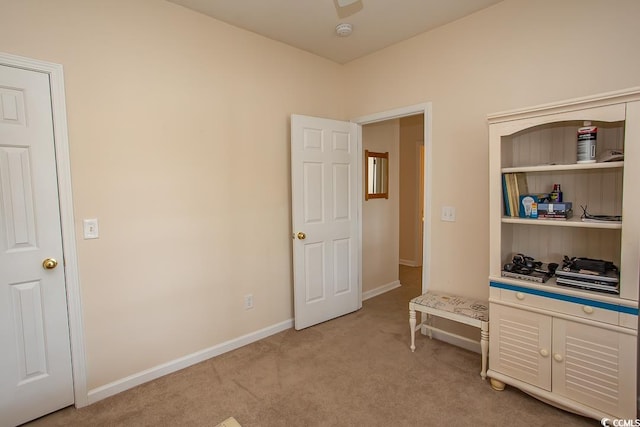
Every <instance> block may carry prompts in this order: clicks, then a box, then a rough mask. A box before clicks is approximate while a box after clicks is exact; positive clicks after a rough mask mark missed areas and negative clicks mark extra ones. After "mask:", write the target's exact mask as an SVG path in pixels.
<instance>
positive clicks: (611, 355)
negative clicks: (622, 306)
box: [552, 319, 636, 419]
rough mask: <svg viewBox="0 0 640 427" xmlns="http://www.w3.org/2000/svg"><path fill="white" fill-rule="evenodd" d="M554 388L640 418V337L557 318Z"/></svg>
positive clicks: (607, 409)
mask: <svg viewBox="0 0 640 427" xmlns="http://www.w3.org/2000/svg"><path fill="white" fill-rule="evenodd" d="M552 365H553V366H552V370H553V391H554V393H558V394H559V395H562V396H565V397H568V398H570V399H572V400H575V401H578V402H581V403H583V404H585V405H588V406H591V407H593V408H596V409H600V410H602V411H604V412H606V413H608V414H611V415H615V416H617V417H619V418H625V419H632V418H633V419H635V418H636V405H635V396H636V392H635V390H636V375H635V368H636V337H635V336H633V335H627V334H623V333H619V332H616V331H611V330H607V329H602V328H597V327H594V326H588V325H584V324H581V323H577V322H572V321H569V320H563V319H553V362H552Z"/></svg>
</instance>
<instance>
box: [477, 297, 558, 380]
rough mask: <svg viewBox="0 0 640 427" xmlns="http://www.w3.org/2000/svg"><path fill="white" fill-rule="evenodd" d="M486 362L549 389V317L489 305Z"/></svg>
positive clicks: (497, 305) (492, 367)
mask: <svg viewBox="0 0 640 427" xmlns="http://www.w3.org/2000/svg"><path fill="white" fill-rule="evenodd" d="M490 312H491V323H490V325H489V328H490V332H489V366H490V367H491V369H492V370H494V371H496V372H500V373H502V374H504V375H508V376H510V377H512V378H515V379H518V380H520V381H524V382H526V383H529V384H532V385H534V386H537V387H540V388H542V389H544V390H547V391H551V360H550V357H551V317H550V316H545V315H542V314H537V313H531V312H528V311H524V310H518V309H515V308H511V307H505V306H502V305H499V304H491V305H490Z"/></svg>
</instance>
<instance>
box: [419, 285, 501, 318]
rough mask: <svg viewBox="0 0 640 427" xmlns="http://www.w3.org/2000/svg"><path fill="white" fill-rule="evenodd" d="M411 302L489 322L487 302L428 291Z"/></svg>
mask: <svg viewBox="0 0 640 427" xmlns="http://www.w3.org/2000/svg"><path fill="white" fill-rule="evenodd" d="M411 302H412V303H414V304H417V305H422V306H425V307H430V308H433V309H437V310H441V311H447V312H450V313H456V314H460V315H463V316H467V317H471V318H473V319H478V320H480V321H483V322H488V321H489V305H488V304H487V302H485V301H478V300H473V299H470V298H466V297H461V296H457V295H451V294H447V293H444V292H437V291H428V292H426V293H424V294H422V295H420V296H418V297H415V298H414V299H412V300H411Z"/></svg>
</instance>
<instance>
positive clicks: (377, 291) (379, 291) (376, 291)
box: [362, 280, 402, 301]
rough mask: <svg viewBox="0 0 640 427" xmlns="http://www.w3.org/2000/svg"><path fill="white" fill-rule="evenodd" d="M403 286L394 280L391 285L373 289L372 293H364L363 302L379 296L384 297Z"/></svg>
mask: <svg viewBox="0 0 640 427" xmlns="http://www.w3.org/2000/svg"><path fill="white" fill-rule="evenodd" d="M400 286H402V285H401V284H400V281H399V280H394V281H393V282H391V283H387V284H386V285H382V286H378V287H377V288H375V289H371V290H370V291H366V292H363V293H362V301H364V300H368V299H369V298H373V297H377V296H378V295H382V294H384V293H385V292H389V291H390V290H392V289H395V288H399V287H400Z"/></svg>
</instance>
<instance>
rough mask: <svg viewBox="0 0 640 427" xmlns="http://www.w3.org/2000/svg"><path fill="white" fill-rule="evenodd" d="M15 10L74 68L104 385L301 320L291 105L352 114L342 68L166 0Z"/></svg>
mask: <svg viewBox="0 0 640 427" xmlns="http://www.w3.org/2000/svg"><path fill="white" fill-rule="evenodd" d="M0 10H1V12H0V51H3V52H8V53H13V54H17V55H23V56H28V57H32V58H36V59H40V60H46V61H52V62H56V63H60V64H63V66H64V71H65V82H66V91H67V99H66V100H67V108H68V124H69V133H70V136H69V143H70V150H71V153H70V156H71V169H72V170H71V173H72V180H73V196H74V204H75V209H74V211H75V218H76V222H77V229H76V233H77V235H78V236H79V240H78V256H79V270H80V285H81V289H82V301H83V308H84V321H85V337H86V345H87V365H88V382H89V384H88V386H89V389H93V388H95V387H98V386H101V385H104V384H107V383H110V382H112V381H115V380H119V379H121V378H124V377H126V376H128V375H131V374H134V373H137V372H140V371H142V370H145V369H149V368H152V367H154V366H156V365H159V364H162V363H166V362H169V361H172V360H175V359H177V358H179V357H183V356H185V355H189V354H192V353H194V352H196V351H199V350H202V349H205V348H208V347H211V346H214V345H216V344H219V343H222V342H225V341H227V340H230V339H233V338H237V337H239V336H242V335H244V334H248V333H251V332H254V331H257V330H259V329H262V328H265V327H268V326H271V325H274V324H277V323H279V322H284V321H287V320H289V319H291V317H292V272H291V268H292V267H291V249H290V247H291V239H290V228H291V227H290V224H291V218H290V191H289V188H290V167H289V159H290V156H289V115H290V114H291V113H299V114H309V115H316V116H327V117H334V118H340V117H342V114H343V113H342V111H341V107H340V104H339V103H336V102H335V101H336V99H339V98H341V96H340V95H341V94H342V93H344V90H343V88H341V81H342V74H341V73H342V68H341V67H340V66H339V65H337V64H334V63H332V62H330V61H326V60H323V59H321V58H319V57H316V56H313V55H311V54H308V53H305V52H302V51H300V50H297V49H293V48H291V47H288V46H285V45H283V44H280V43H276V42H273V41H271V40H268V39H266V38H263V37H260V36H257V35H255V34H252V33H249V32H246V31H241V30H238V29H236V28H233V27H231V26H228V25H226V24H223V23H220V22H217V21H215V20H212V19H210V18H207V17H205V16H203V15H199V14H196V13H194V12H191V11H188V10H187V9H184V8H181V7H178V6H176V5H173V4H171V3H168V2H164V1H158V0H136V1H129V0H108V1H94V0H91V1H85V0H76V1H73V0H56V1H49V0H24V1H22V0H20V1H16V0H0ZM83 218H98V219H99V221H100V238H99V239H98V240H82V239H81V238H80V236H81V227H80V224H81V222H82V219H83ZM248 293H252V294H253V295H254V303H255V308H254V309H253V310H250V311H245V310H244V309H243V296H244V295H245V294H248Z"/></svg>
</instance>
